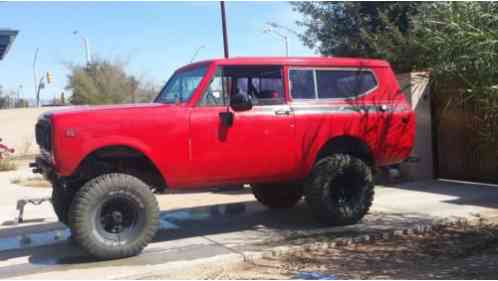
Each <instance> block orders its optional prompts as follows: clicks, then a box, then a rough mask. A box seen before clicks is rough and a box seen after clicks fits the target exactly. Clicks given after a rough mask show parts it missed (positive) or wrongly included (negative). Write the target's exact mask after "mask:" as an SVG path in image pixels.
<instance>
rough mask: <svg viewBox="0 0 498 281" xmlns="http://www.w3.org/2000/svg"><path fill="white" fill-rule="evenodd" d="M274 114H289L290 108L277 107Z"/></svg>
mask: <svg viewBox="0 0 498 281" xmlns="http://www.w3.org/2000/svg"><path fill="white" fill-rule="evenodd" d="M275 115H290V110H288V109H278V110H275Z"/></svg>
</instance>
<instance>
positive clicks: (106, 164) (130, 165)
mask: <svg viewBox="0 0 498 281" xmlns="http://www.w3.org/2000/svg"><path fill="white" fill-rule="evenodd" d="M95 169H100V170H104V171H120V172H126V171H128V172H130V173H131V174H132V175H134V176H137V177H138V178H140V179H141V180H143V181H144V182H146V183H147V184H149V185H151V186H153V187H154V188H156V189H158V190H164V189H165V188H166V187H167V184H166V179H165V177H164V175H163V173H162V172H161V170H160V169H159V168H158V165H157V164H156V163H155V161H154V160H153V159H152V158H151V157H149V156H148V153H146V152H145V151H144V150H142V149H139V148H137V147H134V146H131V145H128V144H108V145H104V146H100V147H97V148H94V149H93V150H91V151H90V152H89V153H87V154H86V156H85V157H83V158H82V160H81V161H80V162H79V164H78V166H77V168H76V169H75V170H74V172H73V173H72V175H71V177H72V178H83V179H86V178H88V177H92V176H94V175H95V174H96V173H98V172H101V171H95Z"/></svg>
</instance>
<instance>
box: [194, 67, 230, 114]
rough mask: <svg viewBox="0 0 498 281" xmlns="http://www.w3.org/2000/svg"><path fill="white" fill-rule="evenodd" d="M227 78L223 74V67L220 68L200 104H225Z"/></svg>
mask: <svg viewBox="0 0 498 281" xmlns="http://www.w3.org/2000/svg"><path fill="white" fill-rule="evenodd" d="M226 80H227V79H226V78H224V77H223V76H222V71H221V69H218V71H217V72H216V75H215V76H214V78H213V80H211V83H210V84H209V86H208V87H207V89H206V91H205V92H204V95H203V96H202V99H201V101H200V102H199V105H200V106H223V105H225V102H224V98H225V97H226V91H225V88H226V85H227V81H226Z"/></svg>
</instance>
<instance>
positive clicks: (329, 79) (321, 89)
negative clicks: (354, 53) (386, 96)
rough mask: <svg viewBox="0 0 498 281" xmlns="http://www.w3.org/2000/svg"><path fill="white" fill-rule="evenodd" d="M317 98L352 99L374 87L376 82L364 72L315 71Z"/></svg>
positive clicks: (369, 74)
mask: <svg viewBox="0 0 498 281" xmlns="http://www.w3.org/2000/svg"><path fill="white" fill-rule="evenodd" d="M316 82H317V88H318V98H320V99H334V98H340V99H344V98H353V97H356V96H359V95H361V94H364V93H366V92H368V91H370V90H372V89H374V88H375V87H377V81H376V80H375V77H374V75H373V74H372V72H370V71H365V70H316Z"/></svg>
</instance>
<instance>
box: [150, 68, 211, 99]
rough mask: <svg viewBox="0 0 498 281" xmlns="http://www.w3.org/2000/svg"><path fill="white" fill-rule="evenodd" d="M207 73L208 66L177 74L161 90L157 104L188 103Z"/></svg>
mask: <svg viewBox="0 0 498 281" xmlns="http://www.w3.org/2000/svg"><path fill="white" fill-rule="evenodd" d="M206 72H207V65H202V66H198V67H196V68H191V69H188V70H184V71H180V72H175V74H173V76H172V77H171V78H170V79H169V80H168V82H167V83H166V86H164V88H163V89H162V90H161V92H160V93H159V96H158V97H157V98H156V102H160V103H177V102H184V101H188V100H189V99H190V98H191V97H192V94H193V93H194V91H195V89H196V88H197V86H199V83H200V82H201V80H202V78H203V77H204V75H205V74H206Z"/></svg>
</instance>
